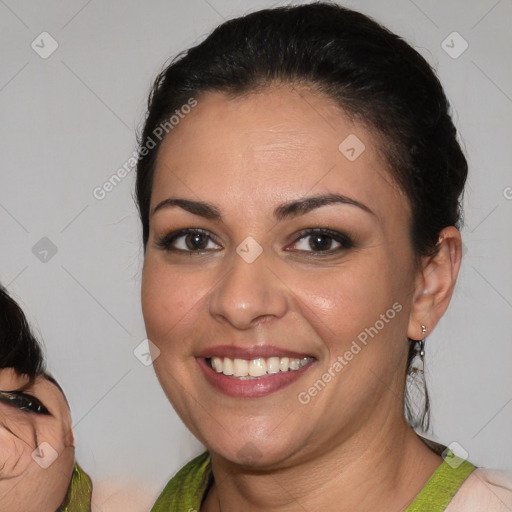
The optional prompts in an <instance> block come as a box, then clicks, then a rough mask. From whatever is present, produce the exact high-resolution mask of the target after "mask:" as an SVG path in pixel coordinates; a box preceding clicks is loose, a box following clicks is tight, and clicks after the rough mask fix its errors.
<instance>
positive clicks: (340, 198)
mask: <svg viewBox="0 0 512 512" xmlns="http://www.w3.org/2000/svg"><path fill="white" fill-rule="evenodd" d="M329 204H346V205H349V206H356V207H357V208H360V209H361V210H363V211H365V212H367V213H369V214H371V215H373V216H375V217H377V215H376V214H375V213H374V212H373V211H372V210H371V209H370V208H369V207H368V206H366V205H365V204H363V203H361V202H359V201H356V200H355V199H352V198H350V197H347V196H344V195H341V194H323V195H317V196H310V197H304V198H301V199H297V200H294V201H289V202H287V203H283V204H281V205H279V206H278V207H277V208H276V209H275V210H274V217H275V218H276V220H278V221H283V220H285V219H289V218H293V217H299V216H301V215H305V214H306V213H308V212H310V211H312V210H315V209H316V208H320V207H322V206H326V205H329ZM172 206H178V207H179V208H182V209H183V210H186V211H187V212H190V213H192V214H194V215H198V216H200V217H204V218H206V219H210V220H215V221H219V222H223V218H222V214H221V211H220V209H219V208H218V207H217V206H215V205H213V204H211V203H207V202H205V201H193V200H191V199H181V198H172V197H170V198H168V199H164V200H163V201H161V202H160V203H158V204H157V205H156V206H155V208H154V209H153V212H152V213H151V215H154V214H155V213H156V212H157V211H159V210H162V209H163V208H169V207H172Z"/></svg>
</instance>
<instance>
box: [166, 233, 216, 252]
mask: <svg viewBox="0 0 512 512" xmlns="http://www.w3.org/2000/svg"><path fill="white" fill-rule="evenodd" d="M209 244H210V246H209ZM211 245H214V246H215V247H211ZM157 246H158V247H160V248H161V249H164V250H166V251H170V252H173V251H174V252H201V251H210V250H218V248H219V246H218V245H217V244H215V243H214V242H213V241H212V239H211V236H210V234H209V233H208V232H207V231H203V230H202V229H197V228H196V229H181V230H179V231H176V232H173V233H169V234H168V235H166V236H164V237H163V238H162V239H160V240H159V241H158V242H157Z"/></svg>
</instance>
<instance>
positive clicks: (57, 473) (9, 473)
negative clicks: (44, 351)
mask: <svg viewBox="0 0 512 512" xmlns="http://www.w3.org/2000/svg"><path fill="white" fill-rule="evenodd" d="M28 382H29V379H28V378H27V377H26V376H22V375H19V374H18V373H16V372H15V371H14V370H12V369H10V368H7V369H2V370H0V390H2V392H10V391H16V390H19V389H20V388H22V387H23V386H25V385H26V384H28ZM23 393H24V394H25V395H24V396H20V395H19V393H14V394H10V393H4V394H3V395H2V400H1V401H0V510H2V511H5V512H32V511H33V512H36V511H37V512H55V510H56V509H57V508H58V507H59V506H60V505H61V504H62V501H63V500H64V497H65V495H66V492H67V489H68V486H69V482H70V480H71V475H72V471H73V467H74V458H75V449H74V442H73V433H72V430H71V417H70V413H69V408H68V405H67V403H66V400H65V398H64V396H63V394H62V392H61V391H60V390H59V388H58V387H57V386H55V384H53V383H52V382H50V381H49V380H48V379H47V378H45V377H43V376H41V377H37V378H36V379H35V381H34V382H33V383H32V384H31V385H30V386H28V387H26V388H23ZM10 396H11V397H13V396H14V397H15V398H13V399H12V401H11V399H10V398H9V397H10ZM33 399H35V400H33ZM39 405H41V406H43V407H44V408H45V409H46V410H47V411H48V413H49V414H43V413H41V411H44V409H41V408H39V409H38V406H39Z"/></svg>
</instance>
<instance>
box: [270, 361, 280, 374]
mask: <svg viewBox="0 0 512 512" xmlns="http://www.w3.org/2000/svg"><path fill="white" fill-rule="evenodd" d="M267 372H268V373H271V374H272V373H279V357H269V358H268V359H267Z"/></svg>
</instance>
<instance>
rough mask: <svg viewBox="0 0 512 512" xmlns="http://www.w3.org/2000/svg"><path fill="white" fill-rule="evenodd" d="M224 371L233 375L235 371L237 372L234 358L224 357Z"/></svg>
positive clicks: (225, 373)
mask: <svg viewBox="0 0 512 512" xmlns="http://www.w3.org/2000/svg"><path fill="white" fill-rule="evenodd" d="M222 373H223V374H224V375H233V373H235V369H234V364H233V359H229V358H228V357H226V358H225V359H224V367H223V368H222Z"/></svg>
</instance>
